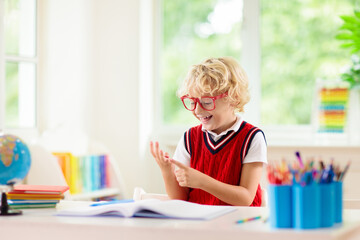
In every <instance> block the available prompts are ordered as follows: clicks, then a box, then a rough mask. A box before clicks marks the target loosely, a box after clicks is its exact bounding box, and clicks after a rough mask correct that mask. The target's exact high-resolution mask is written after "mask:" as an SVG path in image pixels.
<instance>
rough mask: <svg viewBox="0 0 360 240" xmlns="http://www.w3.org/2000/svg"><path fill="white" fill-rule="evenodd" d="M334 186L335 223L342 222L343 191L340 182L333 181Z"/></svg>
mask: <svg viewBox="0 0 360 240" xmlns="http://www.w3.org/2000/svg"><path fill="white" fill-rule="evenodd" d="M333 184H334V186H335V223H342V214H343V191H342V182H334V183H333Z"/></svg>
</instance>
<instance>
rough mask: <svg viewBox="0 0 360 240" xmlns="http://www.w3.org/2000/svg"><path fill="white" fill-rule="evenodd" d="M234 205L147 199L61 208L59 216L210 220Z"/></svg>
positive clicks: (230, 210) (231, 208) (233, 208)
mask: <svg viewBox="0 0 360 240" xmlns="http://www.w3.org/2000/svg"><path fill="white" fill-rule="evenodd" d="M235 210H236V208H235V207H232V206H211V205H202V204H197V203H191V202H187V201H182V200H168V201H162V200H158V199H147V200H141V201H136V202H124V203H118V202H115V203H114V204H100V205H95V206H85V207H77V208H71V209H63V210H59V211H58V212H57V214H56V215H58V216H118V217H151V218H177V219H193V220H210V219H213V218H216V217H219V216H221V215H224V214H227V213H229V212H232V211H235Z"/></svg>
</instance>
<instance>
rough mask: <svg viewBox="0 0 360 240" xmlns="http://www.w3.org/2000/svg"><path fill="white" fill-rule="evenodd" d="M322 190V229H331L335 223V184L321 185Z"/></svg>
mask: <svg viewBox="0 0 360 240" xmlns="http://www.w3.org/2000/svg"><path fill="white" fill-rule="evenodd" d="M319 188H320V202H321V206H320V216H321V220H320V227H331V226H333V225H334V222H335V184H334V183H324V184H319Z"/></svg>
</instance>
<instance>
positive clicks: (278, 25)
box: [260, 0, 355, 125]
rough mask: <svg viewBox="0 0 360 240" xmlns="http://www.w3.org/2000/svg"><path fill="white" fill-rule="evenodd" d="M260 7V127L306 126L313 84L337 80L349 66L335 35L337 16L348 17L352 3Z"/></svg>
mask: <svg viewBox="0 0 360 240" xmlns="http://www.w3.org/2000/svg"><path fill="white" fill-rule="evenodd" d="M260 4H261V25H260V26H261V27H260V34H261V63H262V64H261V90H262V91H261V93H262V95H261V123H262V124H263V125H303V124H310V123H311V113H312V105H313V104H312V103H313V101H314V99H313V97H314V92H315V81H316V79H325V80H326V79H329V80H335V79H338V78H339V75H340V71H341V68H342V67H343V66H344V65H346V64H347V63H348V61H349V56H348V54H347V51H346V50H343V49H342V48H340V47H339V46H340V42H339V41H338V40H336V39H335V35H336V33H337V31H338V28H339V27H340V25H341V23H342V21H341V19H340V18H339V15H342V14H345V13H351V12H352V11H353V8H354V5H355V1H354V0H343V1H319V0H308V1H299V0H296V1H278V0H261V3H260ZM279 96H281V97H279Z"/></svg>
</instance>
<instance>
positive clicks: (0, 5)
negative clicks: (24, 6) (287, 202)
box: [0, 0, 40, 140]
mask: <svg viewBox="0 0 360 240" xmlns="http://www.w3.org/2000/svg"><path fill="white" fill-rule="evenodd" d="M35 5H36V6H35V11H36V13H35V18H36V19H35V22H36V23H35V29H34V30H35V37H36V44H35V56H34V57H21V56H13V55H7V54H6V53H5V41H4V38H0V132H3V133H5V134H14V135H17V136H19V137H21V138H23V139H25V140H31V139H34V138H36V137H37V136H38V135H39V52H40V51H39V47H40V43H39V39H40V38H39V22H40V21H39V17H40V14H39V13H40V6H39V5H40V1H39V0H35ZM4 8H5V0H0V20H1V21H0V35H1V36H3V35H4V34H5V26H4V21H3V19H4V17H5V9H4ZM7 62H14V63H32V64H34V65H35V94H34V96H35V126H33V127H26V128H25V127H18V128H7V127H6V126H5V78H6V75H5V66H6V63H7Z"/></svg>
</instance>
